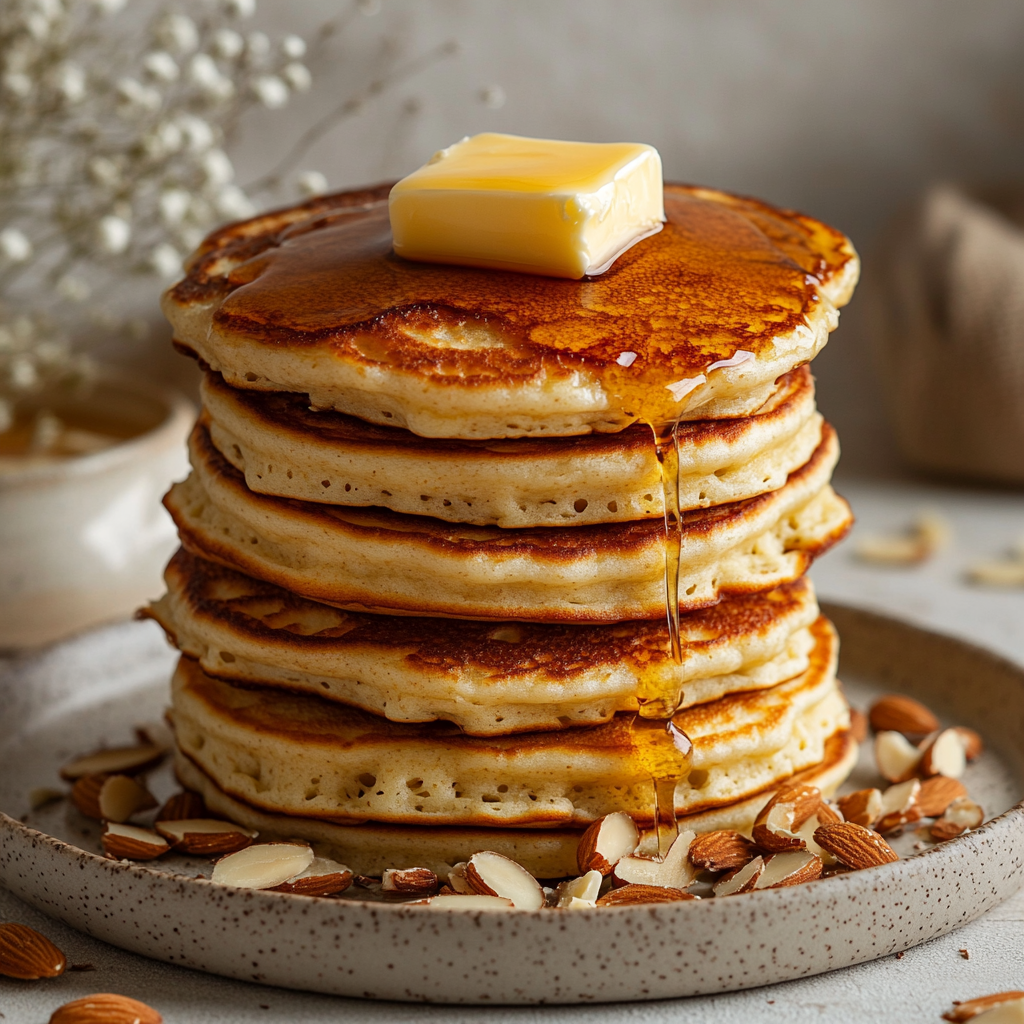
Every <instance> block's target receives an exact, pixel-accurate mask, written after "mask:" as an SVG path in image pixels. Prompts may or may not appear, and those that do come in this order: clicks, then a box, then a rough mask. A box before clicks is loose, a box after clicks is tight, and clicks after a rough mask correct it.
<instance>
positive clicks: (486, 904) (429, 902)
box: [407, 893, 515, 910]
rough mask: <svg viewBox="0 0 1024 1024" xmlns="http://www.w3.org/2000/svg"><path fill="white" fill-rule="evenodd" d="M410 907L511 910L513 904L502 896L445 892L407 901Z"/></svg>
mask: <svg viewBox="0 0 1024 1024" xmlns="http://www.w3.org/2000/svg"><path fill="white" fill-rule="evenodd" d="M407 906H410V907H422V906H426V907H437V908H438V909H440V910H511V909H512V908H513V907H514V906H515V904H514V903H513V902H512V901H511V900H510V899H506V898H505V897H504V896H485V895H483V894H481V893H472V894H463V893H458V894H446V895H444V896H431V897H430V898H429V899H425V900H418V901H417V902H416V903H409V904H407Z"/></svg>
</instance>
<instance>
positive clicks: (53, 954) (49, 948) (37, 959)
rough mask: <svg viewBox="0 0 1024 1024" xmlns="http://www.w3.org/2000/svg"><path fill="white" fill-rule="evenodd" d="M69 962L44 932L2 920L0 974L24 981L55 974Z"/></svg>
mask: <svg viewBox="0 0 1024 1024" xmlns="http://www.w3.org/2000/svg"><path fill="white" fill-rule="evenodd" d="M67 965H68V962H67V958H66V957H65V956H64V954H63V953H62V952H61V951H60V950H59V949H58V948H57V947H56V946H55V945H54V944H53V943H52V942H51V941H50V940H49V939H48V938H46V936H45V935H40V934H39V932H37V931H36V930H35V929H34V928H29V927H28V925H25V924H0V975H3V976H4V977H7V978H18V979H19V980H21V981H36V980H38V979H39V978H56V977H57V976H58V975H61V974H63V973H64V971H65V969H66V968H67Z"/></svg>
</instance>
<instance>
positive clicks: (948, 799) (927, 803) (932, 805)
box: [917, 775, 967, 818]
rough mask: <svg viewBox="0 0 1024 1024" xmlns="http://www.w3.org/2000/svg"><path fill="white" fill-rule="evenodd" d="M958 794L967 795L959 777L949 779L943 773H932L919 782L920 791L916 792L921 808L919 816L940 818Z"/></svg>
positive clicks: (918, 804)
mask: <svg viewBox="0 0 1024 1024" xmlns="http://www.w3.org/2000/svg"><path fill="white" fill-rule="evenodd" d="M959 796H967V787H966V786H965V785H964V784H963V783H962V782H961V781H960V780H959V779H950V778H947V777H946V776H945V775H933V776H932V777H931V778H930V779H925V780H924V782H922V783H921V791H920V792H919V793H918V794H917V806H918V807H920V808H921V817H923V818H940V817H941V816H942V815H943V814H944V813H945V810H946V808H947V807H948V806H949V805H950V804H951V803H952V802H953V801H954V800H955V799H956V798H957V797H959Z"/></svg>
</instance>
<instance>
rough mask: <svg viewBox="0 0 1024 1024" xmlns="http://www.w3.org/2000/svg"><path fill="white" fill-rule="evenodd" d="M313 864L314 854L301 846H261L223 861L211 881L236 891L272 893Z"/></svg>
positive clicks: (250, 847)
mask: <svg viewBox="0 0 1024 1024" xmlns="http://www.w3.org/2000/svg"><path fill="white" fill-rule="evenodd" d="M312 863H313V851H312V850H311V849H310V848H309V847H308V846H306V845H304V844H302V843H260V844H259V845H258V846H247V847H246V848H245V849H244V850H238V851H236V852H235V853H229V854H228V855H227V856H226V857H221V859H220V860H219V861H217V863H216V864H214V865H213V875H212V876H211V878H212V880H213V881H214V882H216V883H217V884H218V885H230V886H234V887H235V888H237V889H273V888H274V887H275V886H277V885H281V883H282V882H287V881H290V880H291V879H294V878H295V877H296V876H297V875H300V874H302V872H303V871H305V870H306V868H308V867H309V866H310V864H312Z"/></svg>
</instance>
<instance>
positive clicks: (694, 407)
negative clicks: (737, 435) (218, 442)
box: [163, 185, 859, 438]
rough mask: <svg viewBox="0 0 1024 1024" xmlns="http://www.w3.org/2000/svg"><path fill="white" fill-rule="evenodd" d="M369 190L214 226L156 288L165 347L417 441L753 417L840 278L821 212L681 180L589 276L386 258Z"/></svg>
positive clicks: (848, 283)
mask: <svg viewBox="0 0 1024 1024" xmlns="http://www.w3.org/2000/svg"><path fill="white" fill-rule="evenodd" d="M388 190H389V186H387V185H382V186H379V187H377V188H373V189H363V190H359V191H353V192H343V193H339V194H336V195H331V196H323V197H320V198H318V199H316V200H312V201H310V202H308V203H305V204H303V205H301V206H295V207H291V208H289V209H286V210H280V211H277V212H273V213H268V214H264V215H262V216H259V217H255V218H253V219H251V220H248V221H242V222H239V223H236V224H232V225H228V226H227V227H225V228H221V229H220V230H218V231H215V232H214V233H213V234H211V235H210V236H209V237H208V238H207V239H206V241H205V242H204V243H203V244H202V246H201V247H200V248H199V250H198V251H197V253H196V254H195V255H194V256H193V257H192V258H191V259H190V260H189V263H188V265H187V270H186V276H185V278H184V279H183V280H182V281H181V282H179V283H178V284H177V285H175V286H174V287H172V288H171V289H169V290H168V291H167V293H166V294H165V295H164V299H163V309H164V312H165V314H166V315H167V317H168V319H169V320H170V322H171V324H172V326H173V328H174V334H175V339H176V343H177V344H178V346H179V347H180V348H182V349H183V350H185V351H187V352H190V353H192V354H194V355H196V356H197V357H198V358H199V359H200V360H202V362H203V363H204V364H206V365H207V366H209V367H210V368H212V369H214V370H217V371H219V372H220V373H222V374H223V375H224V378H225V380H226V381H227V382H228V383H229V384H231V385H232V386H234V387H238V388H245V389H251V390H257V391H294V392H298V393H300V394H308V395H309V399H310V402H311V404H312V405H313V406H314V407H315V408H322V409H335V410H337V411H338V412H343V413H347V414H349V415H352V416H357V417H359V418H360V419H363V420H367V421H369V422H371V423H379V424H384V425H389V426H399V427H406V428H408V429H409V430H411V431H413V432H414V433H416V434H420V435H423V436H425V437H461V438H495V437H534V436H545V435H547V436H561V435H571V434H586V433H590V432H593V431H598V432H607V431H613V432H614V431H619V430H622V429H623V428H624V427H626V426H628V425H629V424H630V423H633V422H635V421H637V420H638V419H641V420H647V421H649V422H668V421H672V420H675V419H676V418H678V417H680V416H682V418H684V419H708V418H721V417H730V416H745V415H748V414H750V413H753V412H754V411H756V410H757V409H758V408H760V407H761V406H762V405H763V404H764V402H765V401H766V400H767V399H768V398H769V396H770V395H771V394H772V392H773V391H774V389H775V382H776V380H777V379H778V378H779V377H781V376H782V375H783V374H785V373H787V372H788V371H790V370H792V369H794V368H795V367H798V366H800V365H802V364H804V363H806V362H809V361H810V360H811V359H813V358H814V356H815V355H816V354H817V353H818V352H819V351H820V350H821V348H822V346H823V345H824V344H825V342H826V340H827V338H828V334H829V332H830V331H831V330H833V329H834V328H835V327H836V325H837V323H838V312H837V309H838V307H839V306H841V305H843V304H844V303H845V302H847V301H848V300H849V298H850V296H851V294H852V292H853V288H854V286H855V283H856V279H857V275H858V267H859V264H858V259H857V255H856V253H855V252H854V250H853V247H852V245H851V244H850V242H849V240H848V239H847V238H846V237H845V236H844V235H842V234H841V233H840V232H838V231H836V230H834V229H832V228H829V227H827V226H826V225H824V224H822V223H821V222H820V221H817V220H814V219H813V218H810V217H807V216H804V215H802V214H798V213H794V212H792V211H788V210H780V209H777V208H775V207H772V206H769V205H768V204H766V203H762V202H759V201H757V200H754V199H746V198H742V197H739V196H733V195H729V194H728V193H725V192H719V191H715V190H712V189H705V188H697V187H691V186H684V185H667V186H666V187H665V212H666V216H667V222H666V223H665V226H664V230H662V231H661V232H659V233H658V234H657V235H655V236H653V237H652V238H649V239H647V240H645V241H644V242H642V243H641V244H639V245H636V246H634V247H633V248H632V249H630V250H629V251H628V252H626V253H624V254H623V255H622V256H621V257H620V258H619V259H618V260H617V261H616V262H615V264H614V265H613V266H612V267H611V269H610V270H609V271H608V272H607V273H605V274H602V275H601V276H600V277H596V278H589V279H584V280H583V281H566V280H561V279H557V278H549V277H540V276H536V275H531V274H519V273H514V272H506V271H495V270H480V269H474V268H471V267H450V266H440V265H436V264H430V263H417V262H413V261H409V260H403V259H401V258H400V257H397V256H395V255H394V253H393V252H392V249H391V229H390V223H389V219H388V207H387V193H388ZM737 360H739V361H737ZM721 363H726V364H727V365H719V364H721Z"/></svg>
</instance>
